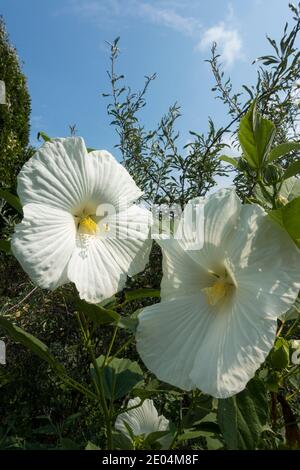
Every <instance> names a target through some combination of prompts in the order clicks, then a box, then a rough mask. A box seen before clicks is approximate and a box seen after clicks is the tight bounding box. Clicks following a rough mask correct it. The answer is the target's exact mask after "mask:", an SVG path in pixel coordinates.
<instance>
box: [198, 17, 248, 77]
mask: <svg viewBox="0 0 300 470" xmlns="http://www.w3.org/2000/svg"><path fill="white" fill-rule="evenodd" d="M214 42H216V43H217V44H218V47H219V51H220V53H221V57H222V60H223V63H224V65H225V67H227V68H229V67H231V66H232V65H233V63H234V62H235V61H236V60H238V59H241V58H242V56H243V54H242V46H243V45H242V39H241V36H240V34H239V31H238V30H237V29H234V28H231V27H230V26H227V25H226V24H225V23H223V22H221V23H219V24H217V25H215V26H212V27H211V28H208V29H207V30H206V31H204V33H203V35H202V38H201V40H200V41H199V43H198V44H197V46H196V48H197V49H198V50H200V51H205V50H207V49H208V48H210V47H211V45H212V44H213V43H214Z"/></svg>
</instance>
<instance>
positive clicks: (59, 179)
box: [18, 137, 88, 212]
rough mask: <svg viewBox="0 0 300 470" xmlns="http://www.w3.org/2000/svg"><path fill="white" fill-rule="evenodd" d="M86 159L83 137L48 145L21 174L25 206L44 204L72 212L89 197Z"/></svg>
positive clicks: (19, 176)
mask: <svg viewBox="0 0 300 470" xmlns="http://www.w3.org/2000/svg"><path fill="white" fill-rule="evenodd" d="M86 159H87V151H86V148H85V144H84V141H83V139H82V138H80V137H70V138H67V139H55V140H52V141H51V142H46V143H45V144H44V145H42V147H41V148H40V149H39V150H38V151H37V152H36V153H35V154H34V156H33V157H32V158H30V160H29V161H28V162H27V163H25V165H24V166H23V168H22V170H21V171H20V173H19V175H18V194H19V197H20V199H21V202H22V204H23V205H24V204H28V203H36V204H44V205H47V206H51V207H56V208H60V209H64V210H66V211H68V212H70V211H71V210H72V209H73V208H74V207H76V206H78V205H79V204H80V203H81V202H82V201H84V200H85V199H86V196H87V191H88V187H87V164H86Z"/></svg>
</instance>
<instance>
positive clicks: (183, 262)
mask: <svg viewBox="0 0 300 470" xmlns="http://www.w3.org/2000/svg"><path fill="white" fill-rule="evenodd" d="M158 244H159V245H160V247H161V248H162V252H163V278H162V282H161V299H162V300H173V299H176V298H178V297H187V296H188V295H193V294H196V293H198V292H199V291H200V289H203V288H204V287H207V286H208V285H209V284H210V283H211V280H210V276H209V274H208V271H207V269H205V268H203V267H202V266H201V265H199V263H197V262H196V261H195V260H194V259H192V257H191V256H189V255H188V253H187V252H186V251H184V249H183V248H182V246H181V244H180V243H179V242H178V241H177V240H174V239H169V240H160V241H158Z"/></svg>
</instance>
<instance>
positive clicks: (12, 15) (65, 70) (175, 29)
mask: <svg viewBox="0 0 300 470" xmlns="http://www.w3.org/2000/svg"><path fill="white" fill-rule="evenodd" d="M288 3H289V2H288V0H248V1H246V0H232V1H230V2H229V1H226V0H225V1H224V0H210V1H207V0H154V1H149V0H47V1H46V0H43V1H41V0H1V3H0V13H1V14H3V16H4V19H5V21H6V24H7V29H8V31H9V34H10V38H11V41H12V43H13V44H14V45H15V46H16V47H17V49H18V53H19V56H20V58H21V59H22V60H23V62H24V66H23V70H24V72H25V74H26V75H27V77H28V84H29V90H30V94H31V97H32V142H33V143H36V141H35V136H36V134H37V132H38V131H39V130H43V131H45V132H46V133H48V134H49V135H50V136H66V135H68V134H69V128H68V125H69V124H74V123H76V126H77V128H78V134H79V135H82V136H83V137H84V138H85V140H86V143H87V145H88V146H90V147H94V148H106V149H108V150H110V151H112V152H114V153H115V151H114V145H115V144H116V143H117V136H116V135H115V134H114V131H113V129H112V128H111V127H110V126H109V119H108V117H107V114H106V101H105V99H104V98H102V97H101V93H102V92H106V91H107V90H108V86H109V82H108V79H107V76H106V70H107V68H108V67H109V51H108V48H107V46H106V44H105V40H107V41H110V40H112V39H113V38H115V37H117V36H119V35H120V36H121V41H120V48H121V56H120V60H119V71H120V72H122V73H123V74H125V76H126V82H127V84H130V85H131V87H132V88H133V89H136V88H140V87H141V86H142V84H143V77H144V75H150V74H152V73H154V72H156V73H157V79H156V80H155V82H154V83H153V84H152V87H151V89H150V92H149V95H148V106H147V108H146V109H145V111H144V112H143V115H142V118H143V121H144V123H145V124H146V127H147V128H152V127H154V126H155V125H156V123H157V122H158V121H159V119H160V117H161V116H162V114H163V113H164V112H165V111H166V110H167V108H168V106H169V105H170V104H172V103H173V102H175V101H177V102H178V103H179V104H180V105H181V106H182V113H183V116H182V117H181V118H180V120H179V123H178V127H179V130H180V131H181V141H182V143H186V142H187V140H188V138H189V135H188V130H189V129H191V130H195V131H197V132H202V131H205V130H206V129H207V117H208V116H211V117H212V118H213V119H214V120H215V122H216V124H217V125H221V124H224V123H225V122H226V114H225V108H224V107H223V106H222V105H221V104H220V103H219V102H218V101H216V100H215V99H214V97H213V94H212V93H211V92H210V89H211V86H212V76H211V73H210V71H209V67H208V64H206V63H205V62H204V60H205V59H206V58H208V56H209V48H210V44H211V42H212V41H213V40H216V41H217V42H218V43H219V46H220V52H221V53H222V58H223V62H224V66H225V70H226V73H228V74H229V75H230V76H231V77H232V80H233V83H234V84H235V85H236V87H237V89H239V87H240V86H241V84H242V83H246V84H251V83H252V82H253V81H254V78H255V67H254V66H252V65H251V62H252V60H253V59H255V58H256V57H257V56H258V55H263V54H265V53H268V52H269V51H270V48H269V46H268V44H267V41H266V40H265V35H266V33H268V34H269V35H270V36H271V37H275V38H278V37H280V34H281V31H282V28H283V26H284V22H285V20H287V19H289V18H290V13H289V9H288Z"/></svg>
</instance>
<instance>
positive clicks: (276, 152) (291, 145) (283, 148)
mask: <svg viewBox="0 0 300 470" xmlns="http://www.w3.org/2000/svg"><path fill="white" fill-rule="evenodd" d="M294 150H300V143H298V142H285V143H283V144H279V145H277V146H276V147H274V148H273V149H272V150H271V152H270V155H269V161H270V162H272V161H273V160H276V159H277V158H279V157H282V156H283V155H286V154H287V153H289V152H292V151H294Z"/></svg>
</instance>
